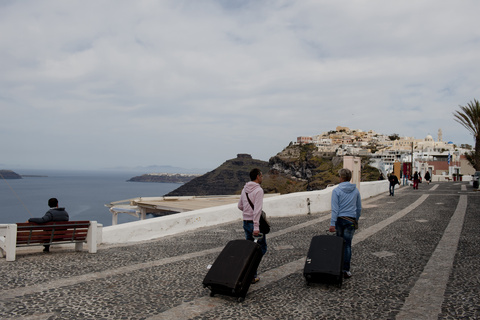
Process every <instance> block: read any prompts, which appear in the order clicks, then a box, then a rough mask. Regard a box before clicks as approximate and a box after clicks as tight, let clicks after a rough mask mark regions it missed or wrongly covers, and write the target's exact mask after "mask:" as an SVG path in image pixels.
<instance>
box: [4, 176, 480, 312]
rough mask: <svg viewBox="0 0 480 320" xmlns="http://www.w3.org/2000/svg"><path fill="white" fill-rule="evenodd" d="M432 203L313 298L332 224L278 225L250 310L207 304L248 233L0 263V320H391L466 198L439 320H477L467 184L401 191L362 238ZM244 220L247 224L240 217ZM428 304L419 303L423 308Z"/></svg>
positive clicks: (378, 239) (379, 236)
mask: <svg viewBox="0 0 480 320" xmlns="http://www.w3.org/2000/svg"><path fill="white" fill-rule="evenodd" d="M422 195H428V197H427V198H426V200H425V201H423V202H421V203H420V204H419V205H418V206H417V207H416V208H414V209H413V210H411V211H409V212H408V213H407V214H406V215H405V216H403V217H401V218H400V219H398V220H396V221H394V222H392V223H390V224H388V225H387V226H385V227H384V228H379V229H378V230H375V232H374V233H373V234H372V235H371V236H368V237H366V238H365V239H364V240H363V241H360V242H358V243H355V244H354V246H353V258H352V273H353V277H352V278H350V279H347V280H345V281H344V283H343V286H342V287H341V288H338V287H336V286H328V285H323V284H315V285H312V286H307V285H306V283H305V280H304V278H303V274H302V271H303V263H304V259H305V256H306V253H307V251H308V246H309V244H310V240H311V238H312V236H313V235H317V234H324V233H326V231H325V230H326V229H328V225H329V213H328V212H323V213H318V214H312V215H305V216H298V217H288V218H273V219H271V222H272V224H273V231H272V233H270V234H269V235H268V236H267V242H268V252H267V254H266V255H265V257H264V258H263V260H262V262H261V264H260V268H259V275H260V278H261V281H260V282H259V283H258V284H255V285H252V286H251V287H250V291H249V294H248V295H247V297H246V299H245V301H244V302H243V303H239V302H237V301H236V300H235V299H234V298H231V297H226V296H221V295H216V296H215V297H213V298H212V297H210V296H209V291H208V289H205V288H203V286H202V280H203V278H204V276H205V274H206V272H207V269H206V267H207V265H209V264H211V263H213V261H214V260H215V258H216V256H217V255H218V253H219V252H220V250H221V249H222V248H223V247H224V246H225V244H226V243H227V242H228V241H229V240H232V239H242V238H243V237H244V235H243V230H242V227H241V222H240V221H238V222H235V223H229V224H224V225H220V226H213V227H211V228H204V229H202V230H197V231H194V232H188V233H183V234H179V235H176V236H171V237H166V238H161V239H158V240H153V241H146V242H141V243H136V244H128V245H115V246H104V245H101V246H100V247H99V250H98V252H97V254H89V253H88V252H86V250H85V251H84V252H75V251H74V250H73V247H72V249H68V248H67V249H65V248H58V247H55V246H52V247H51V253H50V254H44V253H43V252H42V247H36V248H34V249H31V250H30V251H33V252H28V253H25V252H22V251H18V252H17V260H16V261H15V262H7V261H6V260H5V259H4V258H3V259H1V260H0V268H1V273H0V283H1V287H0V319H51V320H53V319H150V320H152V319H247V318H250V319H294V318H295V319H395V318H396V317H397V315H398V314H399V312H400V310H401V309H402V307H403V305H404V303H405V300H406V298H407V297H408V296H409V294H410V292H411V289H412V288H413V286H414V285H415V283H416V282H417V280H418V279H419V277H420V276H421V274H422V272H423V270H424V268H425V266H426V264H427V262H428V261H429V259H430V258H431V256H432V254H433V253H434V251H435V248H436V246H437V244H438V243H439V241H440V239H441V238H442V235H443V233H444V230H445V228H446V227H447V225H448V224H449V222H450V219H451V217H452V215H453V214H454V212H455V209H456V208H457V206H458V203H459V201H460V197H461V196H462V195H463V196H466V199H467V210H466V213H465V221H464V224H463V230H462V231H461V234H460V240H459V243H458V249H457V251H456V254H455V259H454V261H453V268H452V270H451V272H450V276H449V279H448V283H447V284H446V289H445V292H440V293H439V292H432V294H441V295H443V297H442V300H443V304H442V305H441V313H440V314H439V315H438V319H480V289H479V288H480V276H479V273H478V270H479V269H478V266H479V265H480V254H479V253H480V248H479V245H480V232H479V231H478V230H479V226H480V210H479V206H480V192H475V191H473V189H472V187H471V186H470V185H469V184H468V183H465V182H439V183H431V184H430V185H427V184H420V187H419V189H418V190H413V189H412V188H411V187H401V188H399V189H397V190H396V191H395V197H390V196H388V193H386V194H385V195H380V196H377V197H374V198H371V199H367V200H364V201H363V206H364V209H363V211H362V218H361V220H360V228H359V230H357V233H356V235H355V237H358V238H360V237H361V235H362V232H363V234H364V233H365V230H366V229H368V228H370V227H371V229H369V230H372V228H373V229H375V228H376V226H378V223H380V222H382V221H385V219H388V218H390V217H392V216H394V215H395V214H397V213H398V212H400V211H401V210H404V209H406V208H407V209H408V207H409V206H410V205H411V204H412V203H414V202H415V201H417V200H419V199H420V197H421V196H422ZM239 215H240V213H239ZM355 237H354V240H355ZM418 300H419V301H418V302H419V304H421V300H422V299H418Z"/></svg>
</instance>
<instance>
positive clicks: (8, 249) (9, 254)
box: [5, 224, 17, 261]
mask: <svg viewBox="0 0 480 320" xmlns="http://www.w3.org/2000/svg"><path fill="white" fill-rule="evenodd" d="M16 247H17V225H16V224H9V225H7V231H6V233H5V255H6V259H7V261H15V253H16Z"/></svg>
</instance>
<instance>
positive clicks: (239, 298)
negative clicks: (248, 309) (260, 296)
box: [237, 297, 245, 302]
mask: <svg viewBox="0 0 480 320" xmlns="http://www.w3.org/2000/svg"><path fill="white" fill-rule="evenodd" d="M237 301H238V302H243V301H245V297H238V299H237Z"/></svg>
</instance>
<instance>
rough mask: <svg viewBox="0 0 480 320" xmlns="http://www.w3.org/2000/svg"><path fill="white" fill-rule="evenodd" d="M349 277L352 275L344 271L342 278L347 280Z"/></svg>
mask: <svg viewBox="0 0 480 320" xmlns="http://www.w3.org/2000/svg"><path fill="white" fill-rule="evenodd" d="M351 276H352V273H351V272H350V271H344V272H343V277H344V278H345V279H348V278H350V277H351Z"/></svg>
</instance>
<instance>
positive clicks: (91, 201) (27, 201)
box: [0, 169, 182, 226]
mask: <svg viewBox="0 0 480 320" xmlns="http://www.w3.org/2000/svg"><path fill="white" fill-rule="evenodd" d="M5 170H12V171H14V172H16V173H17V174H19V175H21V176H22V179H0V224H6V223H16V222H25V221H27V220H28V219H29V218H30V217H42V216H43V215H44V214H45V213H46V212H47V211H48V209H49V208H48V205H47V202H48V199H49V198H57V199H58V201H59V207H64V208H65V209H66V211H67V212H68V213H69V216H70V220H91V221H97V222H99V223H101V224H103V226H110V225H112V214H111V213H110V211H109V210H108V207H106V206H105V205H106V204H109V203H111V202H115V201H120V200H127V199H133V198H137V197H160V196H163V195H165V194H167V193H169V192H170V191H172V190H174V189H176V188H178V187H179V186H181V185H182V184H181V183H156V182H131V181H127V180H128V179H130V178H132V177H134V176H136V175H138V174H139V172H138V171H116V170H48V169H5ZM151 217H152V216H150V215H147V218H151ZM137 220H139V219H138V218H135V217H132V216H130V215H128V214H119V216H118V223H119V224H120V223H126V222H132V221H137Z"/></svg>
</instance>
